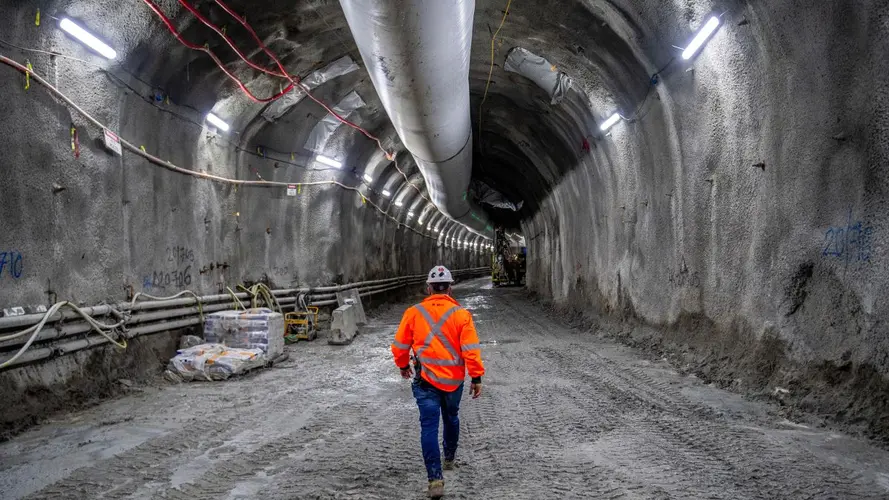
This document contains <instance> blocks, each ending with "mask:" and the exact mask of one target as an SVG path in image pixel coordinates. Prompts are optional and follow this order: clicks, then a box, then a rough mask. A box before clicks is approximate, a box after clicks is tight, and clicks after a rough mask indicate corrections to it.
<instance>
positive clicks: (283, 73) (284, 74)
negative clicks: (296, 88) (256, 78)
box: [179, 0, 293, 82]
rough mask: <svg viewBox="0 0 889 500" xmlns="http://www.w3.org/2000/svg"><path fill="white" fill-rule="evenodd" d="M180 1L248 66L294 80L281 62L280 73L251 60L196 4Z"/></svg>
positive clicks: (279, 65)
mask: <svg viewBox="0 0 889 500" xmlns="http://www.w3.org/2000/svg"><path fill="white" fill-rule="evenodd" d="M179 3H180V4H182V6H183V7H185V9H186V10H188V11H189V12H191V13H192V14H193V15H194V17H196V18H198V21H200V22H201V23H203V24H204V25H205V26H207V27H208V28H210V29H211V30H213V31H215V32H216V34H217V35H219V36H221V37H222V39H223V40H225V43H227V44H228V46H229V47H231V48H232V50H234V51H235V54H237V55H238V57H240V58H241V60H243V61H244V62H245V63H247V65H248V66H250V67H251V68H253V69H255V70H257V71H261V72H263V73H265V74H267V75H272V76H277V77H279V78H285V79H287V80H288V81H291V82H292V81H293V80H292V78H291V77H290V75H288V74H287V72H286V71H284V67H283V66H281V64H280V63H278V67H279V68H281V72H280V73H276V72H275V71H273V70H270V69H268V68H263V67H262V66H260V65H258V64H256V63H254V62H253V61H251V60H250V59H248V58H247V56H245V55H244V53H243V52H241V50H240V49H239V48H238V47H237V45H235V42H233V41H232V39H231V38H229V37H228V35H226V34H225V32H224V31H222V30H221V29H220V28H219V27H218V26H216V25H215V24H213V23H212V22H210V21H209V20H208V19H207V18H206V17H204V16H203V14H201V13H200V11H198V10H197V9H196V8H195V7H194V6H192V5H191V4H189V3H188V2H187V1H185V0H179ZM276 62H277V60H276Z"/></svg>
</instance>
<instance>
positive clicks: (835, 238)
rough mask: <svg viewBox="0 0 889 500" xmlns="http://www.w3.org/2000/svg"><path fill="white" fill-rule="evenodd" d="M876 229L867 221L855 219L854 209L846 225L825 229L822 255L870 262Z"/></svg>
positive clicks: (846, 261)
mask: <svg viewBox="0 0 889 500" xmlns="http://www.w3.org/2000/svg"><path fill="white" fill-rule="evenodd" d="M873 237H874V229H873V228H872V227H871V226H870V225H869V223H867V222H863V221H860V220H859V221H853V219H852V209H849V215H848V216H847V217H846V225H845V226H836V227H829V228H827V230H825V231H824V241H823V242H822V244H821V257H823V258H825V259H837V260H841V261H843V262H845V263H846V264H849V263H850V262H869V261H870V258H871V249H872V246H873Z"/></svg>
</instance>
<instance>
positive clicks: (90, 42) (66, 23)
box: [59, 17, 117, 59]
mask: <svg viewBox="0 0 889 500" xmlns="http://www.w3.org/2000/svg"><path fill="white" fill-rule="evenodd" d="M59 28H62V30H63V31H65V32H66V33H68V34H70V35H71V36H73V37H74V38H76V39H78V40H80V41H81V42H83V43H84V44H85V45H86V46H87V47H89V48H91V49H93V50H95V51H96V52H98V53H99V54H101V55H102V56H104V57H106V58H108V59H114V58H115V57H117V52H115V50H114V49H112V48H111V47H109V46H108V45H106V44H105V42H103V41H102V40H99V39H98V38H96V37H95V36H93V34H92V33H90V32H89V31H87V30H85V29H83V28H81V27H80V26H79V25H78V24H77V23H75V22H74V21H72V20H70V19H68V18H67V17H66V18H64V19H62V20H61V21H60V22H59Z"/></svg>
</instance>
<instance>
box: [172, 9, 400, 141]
mask: <svg viewBox="0 0 889 500" xmlns="http://www.w3.org/2000/svg"><path fill="white" fill-rule="evenodd" d="M181 1H183V0H180V2H181ZM215 1H216V3H217V4H218V5H219V6H220V7H222V10H224V11H225V12H227V13H228V15H230V16H232V17H233V18H235V20H236V21H238V23H240V24H241V26H243V27H244V28H245V29H246V30H247V31H248V32H249V33H250V35H251V36H253V40H254V41H256V43H257V44H258V45H259V48H261V49H262V50H263V52H265V53H266V54H268V56H269V57H271V58H272V59H273V60H274V61H275V63H276V64H277V65H278V67H279V68H281V72H283V73H284V74H288V73H287V71H286V70H285V69H284V65H283V64H281V61H280V60H279V59H278V57H277V56H275V54H274V53H273V52H272V51H271V50H269V48H268V47H266V45H265V44H264V43H263V42H262V40H261V39H260V38H259V35H257V34H256V31H254V30H253V27H251V26H250V23H248V22H247V20H246V19H244V18H243V17H241V16H239V15H238V14H237V13H236V12H235V11H233V10H232V9H231V8H230V7H229V6H228V5H226V4H225V2H223V1H222V0H215ZM217 33H218V31H217ZM291 82H294V83H296V84H297V85H298V86H299V88H300V89H301V90H302V91H303V92H305V93H306V95H307V96H308V97H309V99H311V100H313V101H315V102H316V103H318V104H320V105H321V107H323V108H324V109H325V110H326V111H327V112H328V113H330V114H331V115H333V117H334V118H336V119H337V120H339V121H340V122H342V123H344V124H346V125H348V126H350V127H352V128H354V129H355V130H357V131H359V132H361V133H362V134H364V135H365V136H367V138H368V139H371V140H373V141H376V143H377V145H378V146H379V147H380V149H381V150H383V153H385V154H386V157H387V158H389V157H391V156H392V155H391V154H390V153H389V152H388V151H386V149H385V148H384V147H383V143H382V142H381V141H380V139H379V138H378V137H377V136H375V135H373V134H371V133H370V132H368V131H367V130H365V129H364V128H362V127H360V126H359V125H357V124H355V123H352V122H350V121H349V120H347V119H345V118H343V117H342V116H340V115H339V114H338V113H337V112H336V111H334V110H332V109H331V108H330V106H328V105H327V104H324V103H323V102H321V101H320V100H319V99H317V98H315V96H314V95H312V92H311V91H310V90H309V88H308V87H306V86H305V85H304V84H303V83H302V82H300V81H299V79H298V78H297V79H296V80H293V78H292V77H291Z"/></svg>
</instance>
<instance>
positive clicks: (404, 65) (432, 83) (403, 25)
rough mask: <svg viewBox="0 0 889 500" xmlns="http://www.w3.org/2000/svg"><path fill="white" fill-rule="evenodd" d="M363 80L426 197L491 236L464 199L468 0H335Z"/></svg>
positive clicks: (468, 161) (468, 144)
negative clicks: (357, 54)
mask: <svg viewBox="0 0 889 500" xmlns="http://www.w3.org/2000/svg"><path fill="white" fill-rule="evenodd" d="M340 5H342V7H343V12H345V14H346V21H347V22H348V23H349V28H350V29H351V30H352V35H353V36H354V37H355V43H356V44H357V45H358V50H359V51H360V52H361V58H362V59H363V60H364V65H365V66H366V67H367V72H368V73H369V74H370V79H371V81H372V82H373V84H374V87H375V88H376V90H377V94H379V96H380V100H382V102H383V107H384V108H386V113H388V114H389V119H390V120H392V124H393V125H394V126H395V130H396V132H398V136H399V137H400V138H401V141H402V142H403V143H404V145H405V147H407V149H408V151H410V153H411V155H413V157H414V159H415V160H416V161H417V165H418V166H419V167H420V172H422V173H423V177H424V178H425V179H426V188H427V190H428V191H429V194H430V196H431V197H432V202H433V203H434V204H435V206H437V207H438V209H439V210H441V211H442V212H443V213H445V214H446V215H449V216H450V217H451V218H453V219H454V220H456V221H457V222H459V223H461V224H463V225H464V226H466V227H467V228H468V229H470V230H471V231H472V232H474V233H477V234H480V235H482V236H486V237H493V234H494V232H493V229H492V228H491V226H490V224H489V222H488V217H487V215H486V214H485V212H484V211H483V210H482V209H481V208H480V207H479V206H478V205H476V204H475V203H473V202H472V201H471V200H470V196H469V193H468V187H469V180H470V178H471V176H472V125H471V123H470V120H471V119H470V113H469V56H470V47H471V45H472V19H473V16H474V14H475V0H447V1H442V0H340Z"/></svg>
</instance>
